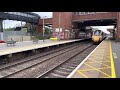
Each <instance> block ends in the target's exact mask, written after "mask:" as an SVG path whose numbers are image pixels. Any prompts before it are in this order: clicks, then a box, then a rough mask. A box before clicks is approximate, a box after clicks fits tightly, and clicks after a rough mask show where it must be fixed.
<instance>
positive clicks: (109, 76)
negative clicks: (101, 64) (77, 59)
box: [84, 63, 111, 77]
mask: <svg viewBox="0 0 120 90" xmlns="http://www.w3.org/2000/svg"><path fill="white" fill-rule="evenodd" d="M84 64H85V65H87V66H89V67H90V68H92V69H94V70H96V71H98V72H101V73H102V74H104V75H106V76H108V77H111V76H110V75H108V74H106V73H104V72H102V71H100V70H99V69H97V68H94V67H92V66H90V65H88V64H86V63H84Z"/></svg>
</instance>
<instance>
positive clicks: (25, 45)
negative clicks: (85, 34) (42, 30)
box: [0, 39, 84, 56]
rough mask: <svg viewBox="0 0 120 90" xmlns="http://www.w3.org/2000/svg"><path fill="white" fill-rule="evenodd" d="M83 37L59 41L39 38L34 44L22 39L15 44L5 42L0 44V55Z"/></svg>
mask: <svg viewBox="0 0 120 90" xmlns="http://www.w3.org/2000/svg"><path fill="white" fill-rule="evenodd" d="M80 40H84V39H76V40H61V41H51V40H45V41H44V42H43V40H39V41H38V43H36V44H34V43H33V42H32V41H24V42H17V43H16V44H15V46H9V47H8V46H7V45H6V43H2V44H0V56H3V55H9V54H13V53H18V52H23V51H28V50H35V49H38V48H44V47H49V46H54V45H60V44H65V43H71V42H76V41H80Z"/></svg>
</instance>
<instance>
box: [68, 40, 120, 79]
mask: <svg viewBox="0 0 120 90" xmlns="http://www.w3.org/2000/svg"><path fill="white" fill-rule="evenodd" d="M119 52H120V51H119ZM119 65H120V64H119ZM119 70H120V69H119ZM119 72H120V71H119ZM67 78H116V73H115V66H114V60H113V55H112V45H111V41H110V40H108V39H107V40H104V41H103V42H102V43H101V44H100V45H98V46H97V48H96V49H94V50H93V51H92V52H91V53H90V54H89V55H88V56H87V57H86V58H85V59H84V60H83V61H82V62H81V63H80V64H79V65H78V67H76V68H75V69H74V70H73V72H72V73H71V74H70V75H69V76H68V77H67Z"/></svg>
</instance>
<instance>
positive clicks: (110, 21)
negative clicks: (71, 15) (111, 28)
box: [73, 19, 117, 28]
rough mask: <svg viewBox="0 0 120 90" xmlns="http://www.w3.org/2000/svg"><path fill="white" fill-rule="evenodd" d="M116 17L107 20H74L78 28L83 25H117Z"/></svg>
mask: <svg viewBox="0 0 120 90" xmlns="http://www.w3.org/2000/svg"><path fill="white" fill-rule="evenodd" d="M116 22H117V20H116V19H105V20H89V21H73V23H75V24H77V26H78V28H79V27H81V26H108V25H116V24H117V23H116Z"/></svg>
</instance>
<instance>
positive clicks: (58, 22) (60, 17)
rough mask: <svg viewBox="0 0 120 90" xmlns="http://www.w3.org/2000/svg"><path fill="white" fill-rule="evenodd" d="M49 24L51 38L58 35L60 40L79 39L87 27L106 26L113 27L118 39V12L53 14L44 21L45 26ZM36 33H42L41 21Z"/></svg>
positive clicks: (119, 30)
mask: <svg viewBox="0 0 120 90" xmlns="http://www.w3.org/2000/svg"><path fill="white" fill-rule="evenodd" d="M49 24H52V28H53V37H55V36H56V37H57V36H59V35H60V38H61V39H73V38H77V37H78V38H79V33H80V32H82V31H83V32H88V31H87V30H86V27H87V26H107V25H114V26H115V28H117V34H116V38H119V37H120V12H53V18H49V19H45V25H49ZM59 28H60V29H59ZM37 31H38V32H39V33H41V32H42V20H40V21H39V25H38V26H37ZM87 34H89V32H88V33H87Z"/></svg>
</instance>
